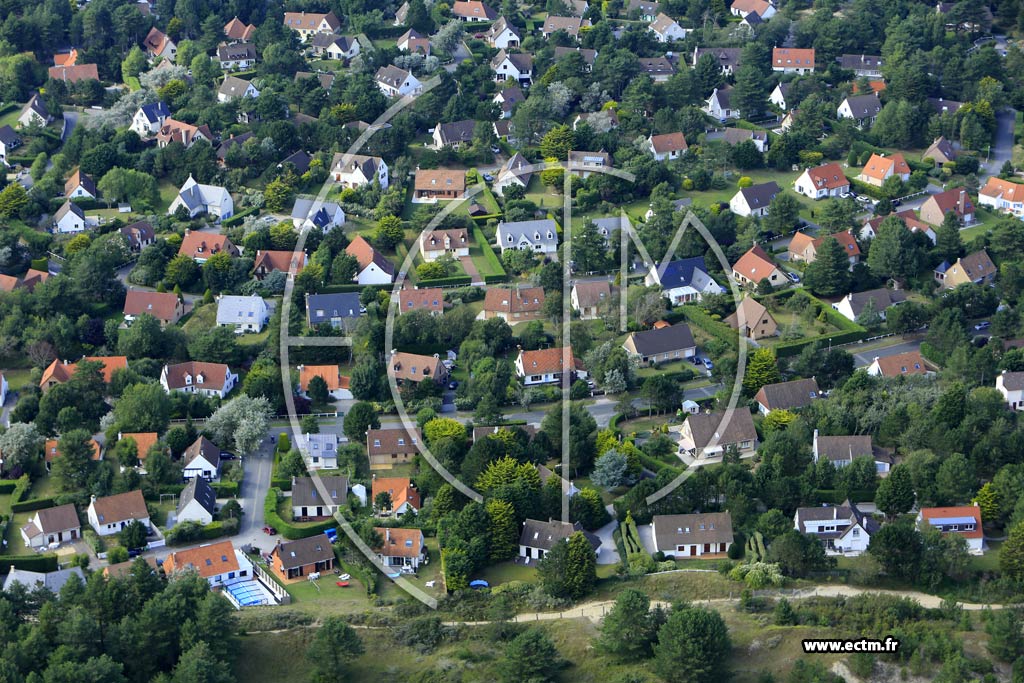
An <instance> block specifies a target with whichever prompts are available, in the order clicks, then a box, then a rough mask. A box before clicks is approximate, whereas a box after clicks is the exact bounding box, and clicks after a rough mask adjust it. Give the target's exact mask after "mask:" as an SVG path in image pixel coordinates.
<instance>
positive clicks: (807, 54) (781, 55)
mask: <svg viewBox="0 0 1024 683" xmlns="http://www.w3.org/2000/svg"><path fill="white" fill-rule="evenodd" d="M772 71H781V72H782V73H786V74H792V73H796V74H807V73H813V72H814V48H813V47H810V48H796V47H777V48H774V49H773V50H772Z"/></svg>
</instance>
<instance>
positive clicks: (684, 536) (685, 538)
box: [651, 512, 733, 558]
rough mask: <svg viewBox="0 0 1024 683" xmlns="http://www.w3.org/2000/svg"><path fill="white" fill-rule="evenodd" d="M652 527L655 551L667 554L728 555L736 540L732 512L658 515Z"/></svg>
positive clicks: (688, 555) (689, 555)
mask: <svg viewBox="0 0 1024 683" xmlns="http://www.w3.org/2000/svg"><path fill="white" fill-rule="evenodd" d="M651 530H652V534H651V535H652V536H653V538H654V551H655V552H661V553H664V554H665V556H666V557H676V558H678V557H701V556H703V555H718V556H724V555H725V553H727V552H729V546H731V545H732V543H733V535H732V516H731V515H730V514H729V513H728V512H705V513H703V514H691V515H654V519H653V521H652V523H651Z"/></svg>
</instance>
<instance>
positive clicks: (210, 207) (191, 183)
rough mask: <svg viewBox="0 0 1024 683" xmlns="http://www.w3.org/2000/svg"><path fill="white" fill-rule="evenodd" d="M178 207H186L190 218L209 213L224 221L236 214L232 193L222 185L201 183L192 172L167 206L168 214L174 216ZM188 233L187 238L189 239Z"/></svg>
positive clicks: (216, 219)
mask: <svg viewBox="0 0 1024 683" xmlns="http://www.w3.org/2000/svg"><path fill="white" fill-rule="evenodd" d="M178 207H184V208H185V210H186V211H187V212H188V217H189V218H195V217H196V216H198V215H200V214H203V213H205V214H207V215H208V216H211V217H212V218H213V219H214V220H215V221H222V220H224V219H227V218H231V217H232V216H233V215H235V203H234V201H233V200H232V199H231V193H229V192H228V191H227V190H226V189H225V188H223V187H221V186H220V185H201V184H199V183H197V182H196V180H195V178H193V177H192V175H191V174H189V176H188V180H186V181H185V184H184V185H182V186H181V189H180V190H178V196H177V197H175V198H174V201H173V202H171V205H170V206H169V207H167V215H168V216H173V215H174V214H175V213H176V212H177V210H178ZM187 237H188V236H187V235H186V239H187Z"/></svg>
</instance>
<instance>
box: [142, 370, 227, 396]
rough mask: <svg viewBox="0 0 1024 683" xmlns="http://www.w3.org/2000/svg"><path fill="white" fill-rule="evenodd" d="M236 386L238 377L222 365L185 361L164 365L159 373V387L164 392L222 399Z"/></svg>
mask: <svg viewBox="0 0 1024 683" xmlns="http://www.w3.org/2000/svg"><path fill="white" fill-rule="evenodd" d="M236 384H238V375H237V374H235V373H233V372H231V368H229V367H228V366H227V365H225V364H224V363H204V362H201V361H187V362H185V363H174V364H172V365H165V366H164V367H163V370H161V371H160V386H162V387H163V388H164V391H166V392H167V393H171V392H172V391H180V392H183V393H186V394H202V395H204V396H216V397H217V398H224V397H225V396H227V395H228V394H230V393H231V390H232V389H234V388H235V385H236Z"/></svg>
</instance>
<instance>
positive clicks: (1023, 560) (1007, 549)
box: [999, 522, 1024, 579]
mask: <svg viewBox="0 0 1024 683" xmlns="http://www.w3.org/2000/svg"><path fill="white" fill-rule="evenodd" d="M999 568H1000V569H1001V570H1002V572H1003V574H1005V575H1006V576H1008V577H1010V578H1015V579H1020V578H1022V577H1024V522H1018V523H1017V524H1015V525H1014V526H1013V528H1011V529H1010V533H1009V535H1008V536H1007V537H1006V542H1005V543H1003V547H1002V549H1001V550H1000V551H999Z"/></svg>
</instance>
